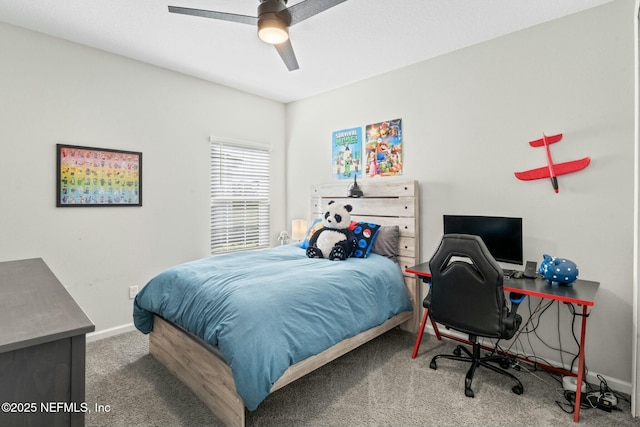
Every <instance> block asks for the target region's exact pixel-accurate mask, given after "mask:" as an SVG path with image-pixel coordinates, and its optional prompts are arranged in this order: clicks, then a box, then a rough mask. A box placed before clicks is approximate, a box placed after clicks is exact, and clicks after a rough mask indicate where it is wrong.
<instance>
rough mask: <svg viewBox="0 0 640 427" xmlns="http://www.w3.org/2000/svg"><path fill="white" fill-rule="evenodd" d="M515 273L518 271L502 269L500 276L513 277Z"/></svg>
mask: <svg viewBox="0 0 640 427" xmlns="http://www.w3.org/2000/svg"><path fill="white" fill-rule="evenodd" d="M516 271H518V270H510V269H508V268H503V269H502V275H503V276H504V277H513V275H514V274H516Z"/></svg>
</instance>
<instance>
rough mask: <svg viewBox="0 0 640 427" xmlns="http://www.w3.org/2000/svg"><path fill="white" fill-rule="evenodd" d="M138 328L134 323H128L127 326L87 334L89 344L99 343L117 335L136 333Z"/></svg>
mask: <svg viewBox="0 0 640 427" xmlns="http://www.w3.org/2000/svg"><path fill="white" fill-rule="evenodd" d="M135 330H136V327H135V326H134V325H133V323H127V324H126V325H120V326H116V327H113V328H109V329H104V330H102V331H96V332H91V333H88V334H87V342H93V341H98V340H101V339H104V338H109V337H113V336H115V335H120V334H124V333H125V332H131V331H135Z"/></svg>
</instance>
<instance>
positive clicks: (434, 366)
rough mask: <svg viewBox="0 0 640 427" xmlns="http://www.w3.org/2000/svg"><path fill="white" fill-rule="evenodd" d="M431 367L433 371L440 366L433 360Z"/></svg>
mask: <svg viewBox="0 0 640 427" xmlns="http://www.w3.org/2000/svg"><path fill="white" fill-rule="evenodd" d="M429 367H430V368H431V369H438V365H436V361H435V360H433V359H432V360H431V363H429Z"/></svg>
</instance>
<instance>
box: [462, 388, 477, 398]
mask: <svg viewBox="0 0 640 427" xmlns="http://www.w3.org/2000/svg"><path fill="white" fill-rule="evenodd" d="M464 395H465V396H467V397H475V394H474V393H473V390H471V388H469V387H465V388H464Z"/></svg>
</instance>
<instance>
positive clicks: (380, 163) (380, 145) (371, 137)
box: [365, 119, 402, 177]
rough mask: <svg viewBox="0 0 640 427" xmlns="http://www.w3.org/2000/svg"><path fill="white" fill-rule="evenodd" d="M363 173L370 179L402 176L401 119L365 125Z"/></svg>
mask: <svg viewBox="0 0 640 427" xmlns="http://www.w3.org/2000/svg"><path fill="white" fill-rule="evenodd" d="M365 130H366V138H367V139H366V143H365V148H366V151H365V159H366V162H365V173H366V174H367V175H368V176H370V177H376V176H397V175H402V119H395V120H387V121H384V122H380V123H374V124H371V125H367V126H366V128H365Z"/></svg>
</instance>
